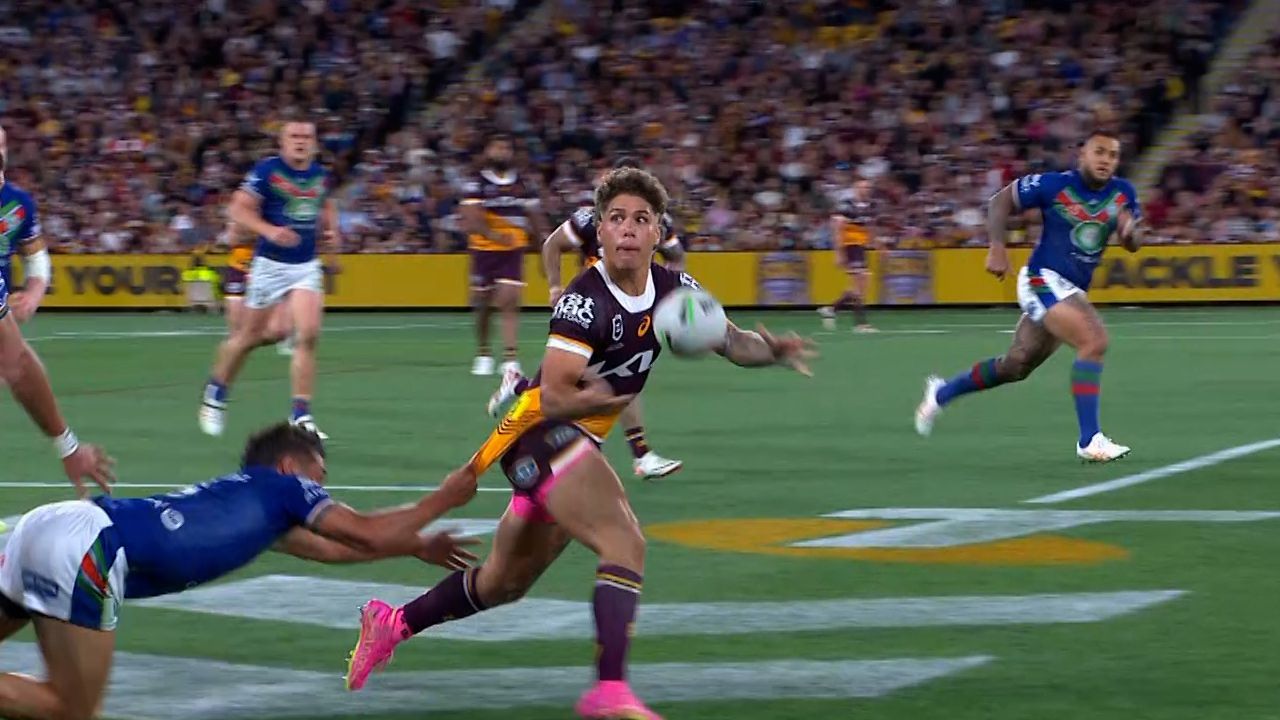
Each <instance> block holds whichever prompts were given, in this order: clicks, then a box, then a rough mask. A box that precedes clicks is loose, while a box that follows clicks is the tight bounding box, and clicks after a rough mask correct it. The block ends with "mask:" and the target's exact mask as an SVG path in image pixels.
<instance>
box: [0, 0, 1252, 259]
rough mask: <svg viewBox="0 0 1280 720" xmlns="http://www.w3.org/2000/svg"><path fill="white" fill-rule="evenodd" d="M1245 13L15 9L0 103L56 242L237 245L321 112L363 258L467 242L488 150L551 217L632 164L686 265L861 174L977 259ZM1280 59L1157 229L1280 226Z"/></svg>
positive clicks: (820, 239) (1201, 62)
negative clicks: (1051, 172) (995, 216)
mask: <svg viewBox="0 0 1280 720" xmlns="http://www.w3.org/2000/svg"><path fill="white" fill-rule="evenodd" d="M1245 4H1246V3H1245V2H1243V0H1131V1H1130V2H1127V3H1107V2H1100V1H1094V0H1090V1H1088V2H1065V1H1062V0H985V1H984V2H973V3H969V2H929V3H924V2H888V1H882V0H809V1H808V2H804V3H772V2H766V1H764V0H752V1H748V2H723V1H717V0H707V1H704V2H664V1H661V0H651V1H649V2H638V1H636V0H544V1H543V2H542V3H535V2H523V1H516V0H487V2H484V3H475V2H464V1H458V2H452V3H448V2H446V3H435V4H433V6H434V7H436V8H437V9H436V10H432V11H428V10H425V9H422V7H423V5H422V4H421V3H414V2H411V1H410V0H305V1H304V2H297V3H292V2H285V1H284V0H273V1H271V2H253V3H248V2H240V3H237V2H234V1H232V0H205V1H204V2H203V3H200V4H182V3H164V2H159V1H158V0H133V1H132V2H116V3H105V2H91V1H89V0H81V1H79V2H76V1H74V0H62V1H61V2H40V1H39V0H15V1H13V2H11V3H10V5H12V6H14V7H15V14H11V17H13V18H14V20H13V24H12V25H11V26H10V27H8V28H0V33H5V36H6V37H5V40H6V41H5V42H3V43H0V88H2V89H3V93H0V104H2V105H3V107H0V113H2V116H3V117H4V123H5V125H6V127H7V128H8V129H9V133H10V145H11V150H10V153H11V157H10V162H9V165H10V166H11V168H12V170H11V172H10V177H11V178H12V179H13V180H14V181H15V182H17V183H19V184H24V185H27V186H28V187H30V188H31V189H32V190H33V191H34V192H35V193H36V196H37V198H38V200H39V201H40V203H41V212H42V215H43V218H44V224H45V234H46V236H47V237H48V238H49V239H50V240H51V242H52V244H53V245H54V247H55V249H56V250H59V251H62V252H106V251H141V250H148V251H183V250H186V249H189V248H191V247H194V246H197V245H200V244H202V243H205V242H208V241H209V240H212V239H214V238H216V237H217V236H218V234H219V233H220V232H221V231H222V230H223V226H224V221H223V215H222V206H223V204H224V202H225V199H226V195H227V193H228V192H229V191H230V190H233V189H234V188H235V186H236V185H237V183H238V181H239V178H240V176H241V175H242V173H243V171H244V170H245V169H246V168H247V167H248V166H249V165H250V164H251V162H252V159H253V158H255V157H257V156H260V155H262V154H266V153H267V152H269V148H270V147H271V146H272V145H273V143H274V137H273V136H272V133H273V131H274V129H275V127H276V126H275V123H276V122H278V120H279V119H280V117H281V116H282V114H283V113H284V112H285V110H286V109H287V108H301V109H304V110H305V111H306V112H309V113H310V114H311V115H312V117H314V118H315V119H316V120H317V122H318V130H319V133H320V137H321V141H322V145H323V150H324V157H325V162H326V163H327V164H329V165H330V166H331V167H332V168H333V169H334V171H335V173H336V175H337V177H338V178H339V187H338V189H337V194H338V197H339V199H340V202H341V206H342V208H343V212H342V226H343V227H342V230H343V236H344V242H345V243H346V248H345V249H346V250H348V251H351V252H423V251H437V252H440V251H453V250H457V249H459V248H461V247H462V236H461V233H460V232H459V226H458V224H457V219H456V215H455V210H456V207H457V203H458V200H459V193H460V189H461V185H462V182H463V180H465V179H466V178H469V177H470V176H471V174H472V173H474V172H475V171H476V170H477V169H478V163H479V162H480V153H479V152H478V148H480V147H482V146H483V144H484V141H485V139H486V138H487V137H490V136H491V135H492V134H493V133H495V132H505V133H509V134H511V135H512V136H513V137H515V138H516V139H517V156H518V157H517V167H518V168H519V169H520V171H521V172H522V174H523V175H524V177H525V178H526V179H527V180H530V181H532V184H533V186H534V187H535V188H536V190H537V192H538V194H539V196H540V199H541V201H542V205H541V207H542V211H543V212H545V213H546V214H547V215H548V219H549V220H551V223H550V226H554V225H555V224H556V223H558V222H559V220H560V219H561V218H563V217H565V216H566V215H567V214H568V213H569V212H571V211H572V209H573V208H574V207H576V206H577V205H578V204H580V203H581V202H582V201H583V199H584V198H585V197H586V193H587V192H588V191H589V189H590V186H591V181H592V179H593V178H594V176H595V174H596V171H597V170H599V169H600V168H603V167H606V166H608V164H609V163H610V161H611V159H612V158H614V157H616V156H617V155H619V154H621V153H628V154H633V155H636V156H638V157H640V158H642V160H643V161H644V162H645V163H646V165H647V166H648V167H650V168H651V169H653V170H654V171H656V172H657V173H658V174H659V176H660V177H662V179H663V180H664V182H665V183H666V184H667V185H668V187H669V188H670V189H671V191H672V194H673V196H674V199H675V202H676V205H675V208H674V210H675V215H676V216H677V221H678V223H679V226H680V227H679V230H680V233H681V236H682V237H683V238H684V239H685V241H686V244H687V245H688V246H689V248H690V249H691V250H718V249H764V248H822V247H828V246H830V243H831V238H830V229H829V224H828V223H827V222H826V219H827V218H828V217H829V215H830V213H831V210H832V209H833V208H834V207H835V206H836V205H837V204H838V203H839V202H840V201H841V200H842V198H843V197H844V196H845V193H847V192H848V191H849V188H850V187H851V185H852V183H853V181H854V180H855V179H857V178H866V179H869V180H871V181H872V186H873V188H874V194H875V197H876V207H877V208H879V213H878V217H877V218H876V225H877V227H876V231H877V234H878V235H879V237H880V238H881V239H882V240H883V241H885V242H888V243H897V244H903V245H905V244H909V243H923V244H927V245H958V244H966V243H981V242H984V241H985V239H984V232H985V231H984V227H983V226H984V205H985V201H986V199H987V197H989V196H990V194H991V193H992V192H994V191H995V190H996V189H997V188H998V187H999V186H1000V185H1002V184H1003V183H1006V182H1008V181H1009V180H1011V179H1012V178H1014V177H1016V176H1017V175H1019V174H1022V173H1024V172H1028V171H1038V170H1045V169H1054V168H1058V167H1064V166H1068V165H1070V164H1071V162H1072V155H1073V153H1074V143H1075V142H1076V141H1077V140H1078V139H1079V138H1080V136H1081V135H1082V134H1083V133H1084V132H1085V130H1086V129H1087V127H1088V126H1089V125H1091V124H1095V123H1099V122H1101V123H1104V124H1107V125H1110V126H1113V127H1118V128H1120V129H1121V132H1122V137H1123V140H1124V141H1125V152H1126V154H1127V157H1128V159H1130V160H1132V159H1133V158H1135V157H1136V156H1137V154H1138V152H1140V151H1141V149H1143V148H1144V147H1145V146H1146V145H1147V144H1149V143H1150V142H1151V141H1152V140H1153V138H1154V137H1155V134H1156V132H1157V130H1158V129H1159V128H1160V127H1161V126H1162V125H1163V123H1165V122H1166V121H1167V119H1168V118H1169V117H1170V116H1171V114H1172V113H1173V112H1174V111H1175V110H1176V109H1177V108H1179V107H1180V106H1183V105H1184V104H1188V103H1189V104H1191V106H1193V107H1194V106H1195V104H1196V103H1197V102H1198V98H1199V94H1200V93H1199V87H1200V84H1201V80H1202V78H1203V76H1204V74H1205V73H1206V71H1207V68H1208V65H1209V61H1210V59H1211V56H1212V54H1213V52H1215V50H1216V48H1217V46H1218V45H1219V44H1220V43H1221V41H1222V40H1223V38H1224V37H1225V35H1226V33H1227V32H1228V31H1229V30H1230V28H1231V26H1232V23H1233V21H1234V19H1235V18H1236V17H1238V16H1239V14H1240V12H1241V10H1242V8H1243V7H1244V5H1245ZM538 5H540V7H536V8H535V7H533V6H538ZM103 8H107V9H103ZM523 17H528V20H527V21H526V22H525V23H524V24H523V25H521V26H520V30H519V32H506V31H507V30H509V29H510V28H511V27H514V26H515V24H516V22H517V20H518V19H520V18H523ZM352 18H358V21H352ZM73 44H74V45H75V46H76V48H77V50H78V52H69V51H68V49H69V48H70V47H71V46H72V45H73ZM86 45H87V47H88V51H85V50H84V49H83V48H84V47H85V46H86ZM476 62H478V63H479V64H478V65H475V67H474V68H473V69H475V70H477V71H476V72H472V73H469V74H467V75H466V76H465V77H464V76H463V74H462V72H461V71H462V70H463V69H464V68H465V67H466V66H469V65H473V64H474V63H476ZM1276 68H1277V63H1276V61H1275V60H1274V52H1272V53H1271V55H1269V56H1268V55H1266V54H1260V55H1259V57H1258V58H1257V60H1256V61H1255V63H1254V66H1253V68H1252V69H1251V71H1250V73H1249V77H1247V78H1246V79H1244V80H1243V81H1242V82H1241V83H1239V84H1238V86H1239V87H1240V88H1244V89H1243V90H1240V89H1237V90H1236V91H1234V92H1228V93H1227V94H1225V95H1224V96H1222V97H1220V98H1216V99H1214V100H1213V101H1212V103H1213V109H1214V111H1215V113H1216V115H1215V117H1221V118H1223V120H1222V122H1220V123H1218V125H1219V126H1220V129H1216V128H1215V129H1216V134H1217V135H1221V134H1222V133H1234V136H1235V139H1236V140H1237V142H1234V143H1233V144H1230V145H1224V144H1222V143H1219V142H1217V141H1216V140H1206V141H1205V142H1202V143H1201V144H1200V145H1198V146H1195V147H1192V148H1189V149H1187V150H1186V151H1184V153H1183V156H1181V157H1180V158H1179V163H1178V164H1176V165H1175V167H1174V168H1173V170H1172V171H1171V172H1170V173H1167V174H1166V176H1165V181H1164V182H1163V183H1162V188H1163V192H1161V193H1160V196H1159V197H1153V198H1150V199H1149V201H1148V202H1149V204H1150V205H1153V207H1152V208H1151V212H1150V215H1151V219H1152V221H1153V224H1154V225H1155V226H1156V227H1157V228H1158V229H1159V230H1160V232H1159V236H1160V237H1162V238H1164V239H1166V240H1168V241H1178V240H1184V239H1197V240H1199V239H1204V234H1205V233H1206V232H1209V233H1210V234H1211V235H1212V239H1215V240H1216V239H1222V238H1226V237H1230V238H1231V239H1245V238H1251V237H1253V236H1255V235H1265V233H1263V231H1262V230H1261V228H1263V227H1266V228H1271V229H1270V230H1268V231H1267V232H1272V231H1273V229H1274V224H1275V221H1274V218H1275V214H1276V211H1275V210H1274V209H1272V208H1267V207H1265V203H1259V202H1258V201H1257V200H1256V195H1255V194H1251V191H1249V190H1247V189H1243V188H1245V185H1242V183H1244V184H1247V183H1249V182H1253V183H1255V184H1259V183H1264V182H1270V178H1271V177H1273V176H1274V173H1273V172H1269V171H1270V170H1274V169H1275V165H1276V163H1275V159H1276V152H1275V149H1274V147H1273V148H1271V149H1270V150H1269V151H1268V150H1266V149H1265V148H1263V147H1257V148H1254V149H1252V150H1249V149H1246V150H1245V151H1244V154H1243V155H1241V154H1240V152H1239V151H1238V148H1240V147H1241V146H1242V145H1244V144H1248V143H1253V145H1262V144H1265V140H1260V138H1266V139H1270V134H1271V128H1270V120H1269V118H1270V115H1271V113H1272V111H1273V110H1274V108H1275V101H1271V99H1270V95H1269V85H1268V83H1269V81H1270V80H1269V79H1270V78H1272V77H1274V76H1275V74H1276V72H1277V70H1276ZM1229 90H1230V89H1229ZM1242 95H1243V97H1244V99H1243V100H1242V99H1240V98H1241V97H1242ZM431 101H434V102H435V106H434V107H433V108H432V111H430V112H424V111H423V110H424V108H426V107H428V105H429V104H430V102H431ZM1246 105H1247V106H1248V107H1246ZM1257 117H1261V118H1263V120H1262V121H1261V122H1258V121H1255V120H1253V118H1257ZM1209 147H1212V148H1216V149H1214V150H1212V151H1210V150H1209V149H1207V148H1209ZM1255 156H1256V158H1255ZM1246 158H1252V159H1246ZM1206 164H1214V165H1215V166H1216V165H1221V166H1223V167H1228V168H1231V169H1232V171H1231V172H1224V173H1217V174H1215V175H1214V176H1213V177H1210V178H1208V180H1205V179H1204V178H1206V177H1208V175H1209V174H1210V173H1205V172H1201V171H1200V170H1198V169H1197V168H1200V167H1202V166H1204V165H1206ZM1242 165H1244V166H1247V167H1248V168H1250V170H1249V171H1248V173H1251V174H1249V175H1248V177H1246V178H1237V177H1236V176H1237V175H1240V173H1241V172H1244V171H1239V172H1237V171H1236V170H1235V168H1236V167H1237V166H1242ZM1187 168H1192V170H1187ZM1248 173H1246V174H1248ZM1224 176H1227V177H1229V178H1231V180H1230V182H1228V181H1226V180H1222V179H1221V178H1223V177H1224ZM1188 180H1191V181H1194V182H1188ZM1210 181H1212V182H1210ZM1188 193H1190V195H1188ZM1206 196H1209V198H1210V199H1215V200H1216V201H1218V202H1220V203H1221V204H1222V208H1225V209H1219V210H1218V211H1216V212H1217V213H1218V214H1215V215H1214V216H1213V219H1212V220H1211V221H1208V220H1206V218H1205V216H1204V215H1202V214H1193V213H1189V212H1187V211H1188V210H1189V209H1190V208H1191V207H1194V206H1198V205H1200V204H1201V203H1202V202H1203V201H1204V199H1205V198H1206ZM1165 198H1172V201H1168V200H1166V199H1165ZM1241 214H1243V215H1244V216H1245V217H1247V218H1248V220H1247V221H1246V220H1243V219H1241V218H1240V217H1238V216H1240V215H1241ZM1245 226H1248V227H1247V228H1246V227H1245ZM1241 228H1244V229H1241ZM1238 230H1239V232H1237V231H1238ZM1268 237H1269V235H1268ZM1026 239H1030V236H1028V237H1027V238H1026Z"/></svg>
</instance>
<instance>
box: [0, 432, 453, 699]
mask: <svg viewBox="0 0 1280 720" xmlns="http://www.w3.org/2000/svg"><path fill="white" fill-rule="evenodd" d="M325 475H326V472H325V463H324V450H323V448H322V446H321V444H320V440H319V438H318V437H317V436H316V435H314V434H313V433H311V432H310V431H308V430H304V429H302V428H301V427H298V426H295V425H292V424H289V423H283V422H282V423H279V424H277V425H275V426H273V427H270V428H267V429H266V430H263V431H261V432H259V433H257V434H255V435H254V436H252V437H251V438H249V441H248V443H247V444H246V445H245V450H244V456H243V460H242V466H241V469H240V471H239V472H236V473H232V474H230V475H224V476H222V477H220V478H217V479H215V480H212V481H209V482H205V483H201V484H199V485H194V486H191V487H188V488H186V489H184V490H179V491H177V492H172V493H168V494H165V495H153V496H151V497H147V498H122V499H116V498H111V497H107V496H99V497H96V498H93V499H92V500H72V501H67V502H60V503H52V504H49V505H42V506H40V507H38V508H36V509H34V510H32V511H31V512H28V513H27V514H26V515H24V516H23V517H22V519H21V520H20V521H18V525H17V527H15V528H14V530H13V534H12V535H11V536H10V537H9V542H8V545H7V547H5V549H4V554H3V556H2V557H3V560H4V562H3V563H2V564H0V639H5V638H8V637H10V636H12V635H13V634H14V633H16V632H18V631H19V630H21V629H22V628H23V627H24V626H25V625H26V624H27V623H28V622H32V623H34V624H35V631H36V638H37V639H38V640H39V645H40V653H41V655H42V656H43V658H44V662H45V667H46V670H47V673H48V680H47V681H39V680H36V679H34V678H31V677H29V676H26V675H18V674H13V673H5V674H0V717H24V718H66V719H75V720H79V719H81V718H83V719H86V720H87V718H90V717H94V713H95V709H96V708H98V707H99V705H100V704H101V702H102V695H103V691H104V689H105V686H106V682H107V676H108V673H109V671H110V669H111V656H112V653H113V650H114V647H115V627H116V618H117V613H118V610H119V607H120V604H121V602H122V601H123V600H124V599H126V598H145V597H154V596H157V595H169V594H172V593H178V592H182V591H183V590H186V589H189V588H192V587H195V586H197V585H201V584H203V583H206V582H209V581H211V580H214V579H216V578H219V577H222V576H223V575H226V574H227V573H229V572H232V571H233V570H235V569H237V568H240V567H243V566H244V565H247V564H248V563H249V562H251V561H252V560H253V559H254V558H256V557H257V556H258V555H260V554H261V553H262V552H264V551H265V550H267V549H269V548H274V549H276V550H279V551H282V552H285V553H288V554H290V555H294V556H296V557H300V558H303V559H305V560H315V561H319V562H325V563H352V562H366V561H371V560H376V559H379V558H387V557H399V556H412V557H417V558H419V559H421V560H424V561H426V562H430V563H433V564H436V565H440V566H441V567H445V568H448V569H454V570H456V569H462V568H466V567H468V566H469V564H470V561H471V560H474V559H475V556H473V555H472V554H471V553H470V552H469V551H467V550H466V548H465V547H464V545H467V544H470V542H471V541H463V540H458V539H455V538H454V537H452V536H450V535H449V534H447V533H444V534H434V535H427V536H421V535H419V531H420V530H421V528H422V527H423V526H425V525H427V524H428V523H430V522H431V521H433V520H435V519H436V518H438V517H440V516H441V515H443V514H444V513H445V512H447V511H448V510H449V509H451V508H454V507H458V506H460V505H463V504H465V503H466V502H467V501H468V500H469V499H470V498H471V497H472V495H473V494H474V493H475V480H474V477H472V476H467V475H465V474H462V473H455V474H454V475H453V476H451V477H449V478H447V479H446V480H445V482H444V484H443V485H442V486H441V487H440V489H439V490H437V491H435V492H434V493H432V494H430V495H428V496H426V497H424V498H422V499H420V500H418V502H416V503H413V504H411V505H406V506H403V507H399V508H389V509H386V510H382V511H379V512H375V513H367V514H366V513H361V512H356V511H355V510H352V509H351V508H349V507H347V506H346V505H342V504H340V503H338V502H335V501H334V500H333V499H332V498H330V497H329V493H328V491H326V490H325V489H324V485H323V484H324V481H325Z"/></svg>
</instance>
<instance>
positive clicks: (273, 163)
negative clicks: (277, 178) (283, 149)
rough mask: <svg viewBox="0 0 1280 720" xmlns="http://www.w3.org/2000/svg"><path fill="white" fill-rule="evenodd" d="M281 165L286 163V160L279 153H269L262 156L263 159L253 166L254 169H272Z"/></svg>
mask: <svg viewBox="0 0 1280 720" xmlns="http://www.w3.org/2000/svg"><path fill="white" fill-rule="evenodd" d="M281 165H284V160H283V159H282V158H281V157H280V156H279V155H268V156H266V157H264V158H262V159H261V160H259V161H258V162H256V163H254V165H253V168H254V170H267V171H271V170H274V169H276V168H278V167H280V166H281Z"/></svg>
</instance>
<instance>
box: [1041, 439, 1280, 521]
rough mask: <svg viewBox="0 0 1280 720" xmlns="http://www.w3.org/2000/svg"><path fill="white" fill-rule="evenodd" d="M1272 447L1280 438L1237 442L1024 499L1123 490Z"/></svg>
mask: <svg viewBox="0 0 1280 720" xmlns="http://www.w3.org/2000/svg"><path fill="white" fill-rule="evenodd" d="M1273 447H1280V438H1273V439H1271V440H1263V441H1262V442H1256V443H1249V444H1248V445H1238V446H1236V447H1232V448H1227V449H1226V450H1219V451H1218V452H1215V453H1209V454H1208V455H1201V456H1199V457H1193V458H1191V459H1190V460H1183V461H1182V462H1177V463H1174V464H1172V465H1165V466H1164V467H1158V468H1153V469H1151V470H1147V471H1145V472H1140V473H1137V474H1134V475H1125V476H1124V477H1121V478H1116V479H1115V480H1108V481H1106V482H1100V483H1096V484H1093V485H1086V486H1084V487H1079V488H1074V489H1071V490H1063V491H1062V492H1057V493H1053V494H1051V495H1041V496H1040V497H1035V498H1031V499H1030V500H1023V501H1022V502H1024V503H1032V504H1037V505H1047V504H1052V503H1060V502H1066V501H1068V500H1077V499H1079V498H1083V497H1089V496H1091V495H1099V494H1101V493H1105V492H1111V491H1112V490H1120V489H1121V488H1127V487H1132V486H1134V485H1140V484H1142V483H1145V482H1150V481H1152V480H1159V479H1161V478H1167V477H1169V476H1171V475H1178V474H1180V473H1185V472H1191V471H1192V470H1200V469H1202V468H1207V467H1212V466H1214V465H1218V464H1220V463H1224V462H1227V461H1228V460H1235V459H1237V458H1242V457H1244V456H1246V455H1252V454H1253V453H1257V452H1262V451H1263V450H1270V449H1271V448H1273Z"/></svg>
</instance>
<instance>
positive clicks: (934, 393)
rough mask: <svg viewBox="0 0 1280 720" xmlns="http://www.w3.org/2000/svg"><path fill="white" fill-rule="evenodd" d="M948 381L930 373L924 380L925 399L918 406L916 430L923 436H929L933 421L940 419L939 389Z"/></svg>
mask: <svg viewBox="0 0 1280 720" xmlns="http://www.w3.org/2000/svg"><path fill="white" fill-rule="evenodd" d="M946 384H947V381H946V380H943V379H942V378H940V377H938V376H937V375H930V376H929V377H928V378H925V381H924V399H923V400H921V401H920V404H919V405H917V406H916V432H917V433H919V434H920V436H921V437H928V436H929V433H931V432H933V421H934V420H937V419H938V415H939V413H941V412H942V406H941V405H939V404H938V390H940V389H942V386H943V385H946Z"/></svg>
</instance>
